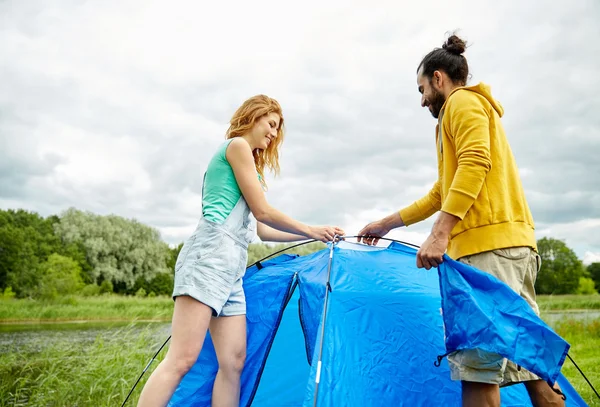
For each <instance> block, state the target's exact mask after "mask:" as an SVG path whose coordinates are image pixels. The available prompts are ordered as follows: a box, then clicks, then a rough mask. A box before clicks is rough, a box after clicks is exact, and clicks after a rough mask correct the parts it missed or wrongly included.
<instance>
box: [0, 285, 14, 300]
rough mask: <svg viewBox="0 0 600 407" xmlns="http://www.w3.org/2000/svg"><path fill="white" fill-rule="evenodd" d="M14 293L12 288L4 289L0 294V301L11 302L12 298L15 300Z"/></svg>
mask: <svg viewBox="0 0 600 407" xmlns="http://www.w3.org/2000/svg"><path fill="white" fill-rule="evenodd" d="M15 295H16V294H15V293H14V292H13V290H12V287H6V288H5V289H4V292H3V293H2V299H3V300H12V299H13V298H15Z"/></svg>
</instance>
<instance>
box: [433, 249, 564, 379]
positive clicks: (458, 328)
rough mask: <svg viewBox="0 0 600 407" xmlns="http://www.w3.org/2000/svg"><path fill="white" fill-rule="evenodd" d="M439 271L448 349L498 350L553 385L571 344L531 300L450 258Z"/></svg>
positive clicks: (495, 279)
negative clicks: (542, 318)
mask: <svg viewBox="0 0 600 407" xmlns="http://www.w3.org/2000/svg"><path fill="white" fill-rule="evenodd" d="M439 275H440V289H441V297H442V310H443V318H444V323H445V326H446V327H447V329H446V336H447V337H446V351H447V352H453V351H456V350H460V349H474V348H479V349H482V350H486V351H489V352H495V353H498V354H500V355H502V356H504V357H506V358H508V359H509V360H512V361H513V362H514V363H517V364H518V365H520V366H521V367H524V368H526V369H527V370H529V371H531V372H533V373H535V374H537V375H538V376H539V377H540V378H542V379H544V380H546V381H547V382H548V383H549V384H554V382H555V381H556V378H557V377H558V374H559V373H560V369H561V367H562V365H563V363H564V361H565V358H566V357H567V353H568V351H569V348H570V345H569V344H568V343H567V342H566V341H565V340H564V339H563V338H561V337H560V336H558V335H557V334H556V333H555V332H554V331H553V330H552V329H551V328H550V327H549V326H548V325H547V324H546V323H545V322H544V321H543V320H541V319H540V318H539V317H538V316H537V315H536V314H535V312H534V311H533V309H532V308H531V307H530V306H529V304H528V303H527V301H525V300H524V299H523V298H522V297H521V296H520V295H518V294H517V293H516V292H515V291H513V290H512V289H510V287H508V286H507V285H506V284H505V283H503V282H502V281H500V280H499V279H497V278H496V277H494V276H492V275H491V274H488V273H484V272H482V271H480V270H477V269H476V268H474V267H471V266H469V265H467V264H464V263H460V262H457V261H454V260H452V259H450V258H449V257H448V256H446V257H445V261H444V263H442V265H441V266H440V268H439ZM490 293H493V295H490ZM465 315H469V318H468V319H467V318H465V317H464V316H465Z"/></svg>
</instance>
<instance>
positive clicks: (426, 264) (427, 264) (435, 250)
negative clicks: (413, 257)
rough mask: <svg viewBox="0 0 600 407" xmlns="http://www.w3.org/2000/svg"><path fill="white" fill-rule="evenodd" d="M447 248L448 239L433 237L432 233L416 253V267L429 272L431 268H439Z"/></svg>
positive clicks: (438, 236)
mask: <svg viewBox="0 0 600 407" xmlns="http://www.w3.org/2000/svg"><path fill="white" fill-rule="evenodd" d="M447 248H448V237H444V236H441V235H435V234H434V233H433V232H432V233H431V234H430V235H429V237H428V238H427V240H425V243H423V245H422V246H421V248H420V249H419V251H418V252H417V267H418V268H426V269H427V270H429V269H430V268H432V267H437V266H439V265H440V264H442V261H443V258H442V257H443V256H444V253H446V249H447Z"/></svg>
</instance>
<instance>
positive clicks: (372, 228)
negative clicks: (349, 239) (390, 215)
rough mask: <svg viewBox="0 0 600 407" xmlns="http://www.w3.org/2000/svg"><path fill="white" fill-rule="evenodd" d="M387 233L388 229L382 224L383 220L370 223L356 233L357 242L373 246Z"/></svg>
mask: <svg viewBox="0 0 600 407" xmlns="http://www.w3.org/2000/svg"><path fill="white" fill-rule="evenodd" d="M389 231H390V229H388V228H387V227H386V226H385V225H384V224H383V219H381V220H378V221H376V222H371V223H369V224H368V225H367V226H365V227H364V228H362V230H361V231H360V232H358V242H359V243H360V240H361V239H362V241H363V243H365V244H368V245H372V246H375V245H377V243H378V242H379V239H380V238H382V237H384V236H385V235H387V234H388V233H389ZM361 236H362V238H361Z"/></svg>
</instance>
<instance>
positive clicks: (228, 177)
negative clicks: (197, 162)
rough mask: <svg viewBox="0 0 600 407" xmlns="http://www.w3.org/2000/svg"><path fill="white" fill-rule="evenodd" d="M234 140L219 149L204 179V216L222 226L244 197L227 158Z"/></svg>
mask: <svg viewBox="0 0 600 407" xmlns="http://www.w3.org/2000/svg"><path fill="white" fill-rule="evenodd" d="M232 140H233V139H229V140H227V141H226V142H225V143H223V144H222V145H221V147H219V149H218V150H217V152H216V154H215V155H214V156H213V158H212V159H211V160H210V162H209V163H208V168H207V169H206V175H205V178H204V196H203V198H202V215H203V216H204V217H205V218H206V219H208V220H211V221H213V222H215V223H218V224H222V223H223V222H224V221H225V219H227V217H228V216H229V214H230V213H231V211H232V210H233V207H234V206H235V204H237V201H238V200H239V199H240V196H241V195H242V193H241V191H240V187H239V186H238V184H237V181H236V179H235V175H234V173H233V169H232V168H231V165H229V162H228V161H227V158H226V156H225V152H226V151H227V147H228V146H229V143H231V141H232Z"/></svg>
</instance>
